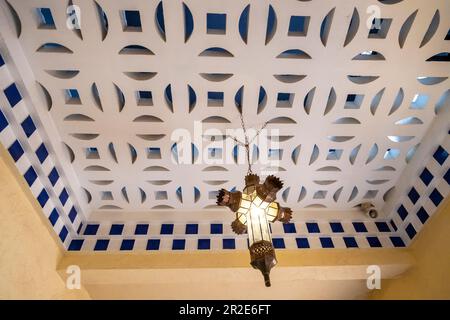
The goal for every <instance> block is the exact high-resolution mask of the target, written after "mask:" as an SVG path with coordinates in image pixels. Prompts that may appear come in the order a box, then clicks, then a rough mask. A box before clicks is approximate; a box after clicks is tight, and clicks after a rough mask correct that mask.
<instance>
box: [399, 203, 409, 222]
mask: <svg viewBox="0 0 450 320" xmlns="http://www.w3.org/2000/svg"><path fill="white" fill-rule="evenodd" d="M397 213H398V216H399V217H400V219H402V220H405V219H406V217H407V216H408V210H406V208H405V207H404V206H403V205H400V207H399V208H398V209H397Z"/></svg>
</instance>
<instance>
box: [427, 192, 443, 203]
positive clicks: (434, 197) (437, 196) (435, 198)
mask: <svg viewBox="0 0 450 320" xmlns="http://www.w3.org/2000/svg"><path fill="white" fill-rule="evenodd" d="M443 199H444V197H443V196H442V194H441V193H440V192H439V191H438V190H437V189H434V190H433V191H432V192H431V194H430V200H431V201H432V202H433V203H434V205H435V206H436V207H437V206H438V205H439V204H440V203H441V201H442V200H443Z"/></svg>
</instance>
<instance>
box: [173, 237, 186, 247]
mask: <svg viewBox="0 0 450 320" xmlns="http://www.w3.org/2000/svg"><path fill="white" fill-rule="evenodd" d="M185 246H186V240H184V239H175V240H173V242H172V250H184V248H185Z"/></svg>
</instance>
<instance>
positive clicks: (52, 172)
mask: <svg viewBox="0 0 450 320" xmlns="http://www.w3.org/2000/svg"><path fill="white" fill-rule="evenodd" d="M5 60H6V58H5V57H4V56H1V58H0V142H1V143H2V145H3V146H4V147H5V149H6V150H7V151H8V152H9V154H10V155H11V158H12V160H13V161H14V163H15V166H16V168H17V169H18V171H19V173H20V174H21V175H22V176H23V177H24V179H25V181H26V183H27V184H28V186H29V188H30V191H31V193H32V194H33V196H34V197H35V198H36V200H37V201H38V203H39V205H40V207H41V208H42V213H43V214H44V215H45V217H46V218H48V221H49V223H50V224H51V226H52V228H53V230H54V231H55V233H56V234H57V235H58V237H59V239H60V240H61V242H62V244H63V246H64V247H65V248H68V247H69V244H70V243H71V241H72V238H73V237H74V236H76V235H77V234H78V232H79V231H80V229H81V227H82V224H83V218H82V215H80V214H79V211H80V210H79V208H77V205H76V204H75V202H74V201H73V197H72V196H71V195H70V194H69V191H68V190H69V188H66V184H65V183H64V182H63V179H62V178H61V176H60V173H59V171H58V169H57V166H56V165H55V163H56V161H54V160H55V159H54V158H53V156H52V155H51V154H50V153H49V151H48V150H49V149H48V147H47V145H46V143H45V142H44V141H43V139H42V136H41V135H40V133H39V131H40V130H39V126H38V125H37V124H36V123H37V122H36V121H35V119H33V116H32V115H31V114H30V112H29V109H28V107H27V104H26V102H25V101H24V99H23V94H22V93H21V91H23V90H24V89H22V88H20V85H19V84H18V83H17V82H15V81H14V79H13V77H12V76H11V73H10V72H9V70H8V67H7V65H6V62H7V61H5Z"/></svg>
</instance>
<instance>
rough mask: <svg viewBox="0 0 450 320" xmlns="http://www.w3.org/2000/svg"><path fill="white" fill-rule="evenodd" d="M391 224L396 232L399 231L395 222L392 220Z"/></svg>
mask: <svg viewBox="0 0 450 320" xmlns="http://www.w3.org/2000/svg"><path fill="white" fill-rule="evenodd" d="M389 223H390V224H391V226H392V229H394V231H397V230H398V228H397V225H396V224H395V222H394V220H391V221H390V222H389Z"/></svg>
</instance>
